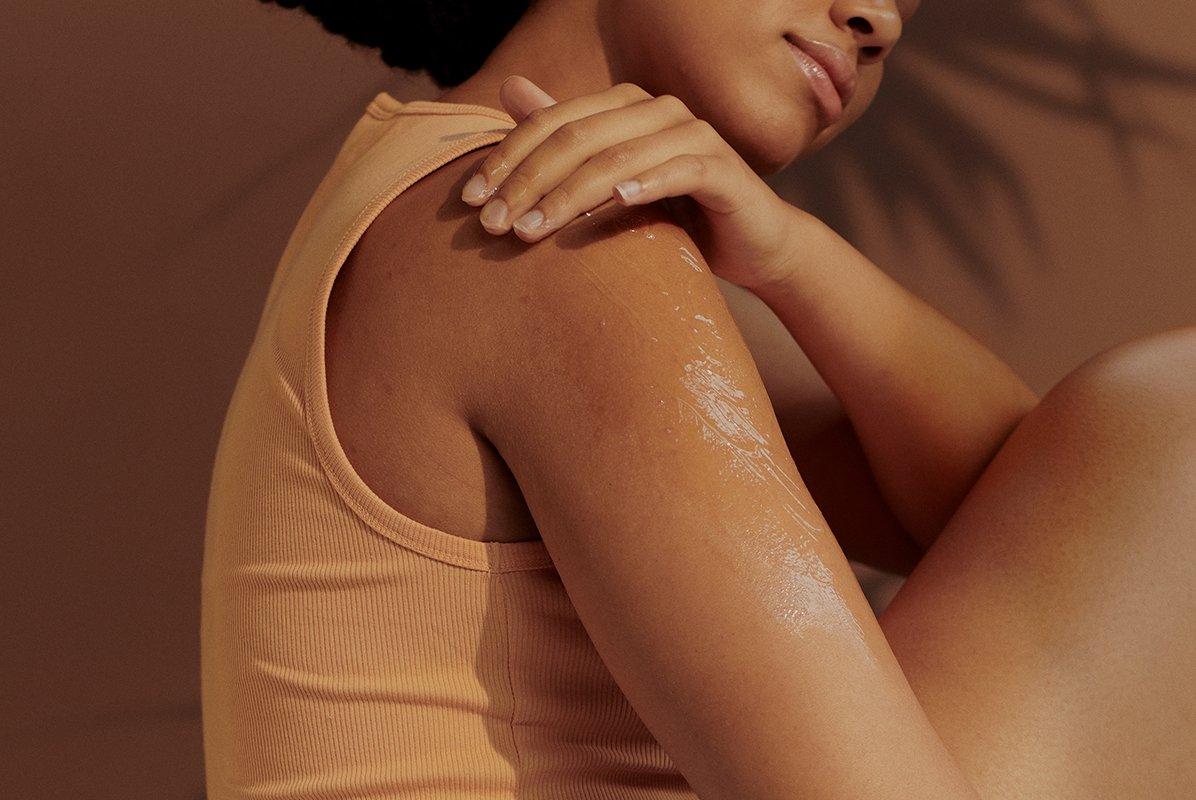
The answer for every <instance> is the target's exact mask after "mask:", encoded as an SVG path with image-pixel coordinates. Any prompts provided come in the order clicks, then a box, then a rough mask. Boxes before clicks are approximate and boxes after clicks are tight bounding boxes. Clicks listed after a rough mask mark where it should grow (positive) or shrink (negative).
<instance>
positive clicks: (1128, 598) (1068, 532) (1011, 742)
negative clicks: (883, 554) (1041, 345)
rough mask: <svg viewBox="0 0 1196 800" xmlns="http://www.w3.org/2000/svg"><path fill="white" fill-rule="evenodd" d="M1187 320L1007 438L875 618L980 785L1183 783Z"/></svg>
mask: <svg viewBox="0 0 1196 800" xmlns="http://www.w3.org/2000/svg"><path fill="white" fill-rule="evenodd" d="M1194 586H1196V328H1183V329H1175V330H1172V331H1168V332H1166V333H1163V334H1158V335H1154V336H1150V337H1147V338H1145V339H1141V340H1137V341H1134V342H1131V343H1127V344H1123V345H1120V346H1118V347H1115V348H1113V349H1111V350H1109V351H1106V352H1105V353H1102V354H1101V355H1099V356H1097V357H1095V358H1093V359H1091V360H1090V361H1088V362H1087V363H1085V364H1084V365H1082V366H1081V367H1080V368H1079V369H1077V370H1076V371H1075V372H1073V373H1072V374H1070V375H1069V376H1068V377H1067V378H1065V379H1064V380H1063V381H1061V382H1060V383H1059V385H1058V386H1056V387H1055V388H1054V389H1052V390H1051V392H1049V393H1048V394H1047V396H1046V397H1044V398H1043V400H1042V402H1041V404H1040V405H1039V407H1038V408H1036V409H1035V410H1034V411H1033V412H1032V413H1031V414H1030V415H1029V416H1028V417H1027V418H1026V419H1025V420H1024V421H1023V422H1022V424H1021V425H1020V426H1019V427H1018V429H1017V430H1016V431H1015V432H1014V433H1013V434H1012V435H1011V436H1010V438H1009V440H1008V441H1007V442H1006V443H1005V445H1004V447H1003V448H1002V449H1001V451H1000V452H999V453H998V455H997V456H996V457H995V458H994V460H993V461H992V463H991V464H990V465H989V466H988V468H987V470H986V471H985V473H984V474H983V475H982V477H981V478H980V480H979V481H978V482H977V484H976V486H975V487H974V488H973V489H972V491H971V492H970V494H969V495H968V497H967V498H966V499H965V501H964V502H963V504H962V505H961V506H960V508H959V509H958V511H957V512H956V514H955V516H954V517H953V518H952V520H951V522H950V523H949V524H948V526H947V527H946V529H945V530H944V531H943V533H942V534H941V535H940V536H939V539H938V541H937V542H936V543H935V545H934V547H933V548H931V550H930V551H928V553H927V554H926V556H925V558H924V559H923V560H922V561H921V563H919V565H918V566H917V567H916V568H915V569H914V571H913V573H912V574H911V575H910V577H909V579H908V580H907V581H906V583H905V585H904V586H903V587H902V588H901V590H900V591H899V592H898V593H897V595H896V597H895V598H894V599H893V602H892V603H891V604H890V605H889V606H888V608H887V609H886V610H885V612H884V613H883V614H882V615H881V619H880V622H881V626H882V628H883V629H884V631H885V634H886V636H887V637H888V639H889V642H890V644H891V646H892V648H893V651H894V653H895V654H896V655H897V658H898V660H899V661H900V663H901V665H902V667H903V669H904V670H905V673H906V675H907V676H908V678H909V680H910V683H911V685H912V686H913V688H914V691H915V692H916V693H917V695H918V697H919V699H920V700H921V701H922V703H923V706H924V707H925V709H926V712H927V714H928V715H929V717H930V719H931V720H932V722H933V723H934V725H935V727H936V729H937V730H938V731H939V733H940V734H941V736H942V737H943V739H944V741H945V742H946V744H947V746H948V747H949V748H950V749H951V750H952V751H953V752H954V754H955V755H956V756H957V758H958V759H959V761H960V763H961V765H962V766H963V768H964V769H965V771H966V772H967V773H968V774H969V776H970V777H971V778H972V779H973V781H974V782H975V785H976V788H977V790H978V791H979V792H980V794H981V796H982V797H984V798H985V800H997V798H1002V799H1003V798H1020V799H1022V800H1033V799H1034V798H1044V799H1045V798H1051V800H1061V799H1063V798H1084V799H1085V800H1093V799H1094V798H1118V800H1132V799H1133V798H1152V800H1164V798H1190V797H1196V733H1194V724H1193V722H1194V720H1196V680H1194V678H1196V635H1194V634H1196V591H1193V588H1194Z"/></svg>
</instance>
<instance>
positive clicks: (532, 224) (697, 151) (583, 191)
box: [514, 119, 742, 242]
mask: <svg viewBox="0 0 1196 800" xmlns="http://www.w3.org/2000/svg"><path fill="white" fill-rule="evenodd" d="M708 127H709V125H708V124H707V123H705V122H703V121H702V120H698V119H691V120H689V121H687V122H683V123H681V124H680V125H674V126H673V127H671V128H667V129H665V130H662V131H657V132H655V133H650V134H647V135H644V136H638V137H636V138H634V139H629V140H626V141H623V142H620V143H618V144H616V145H613V146H612V147H608V148H607V149H605V150H603V151H602V152H600V153H598V154H597V155H595V156H594V157H593V158H590V159H589V160H588V161H586V162H585V163H584V164H583V165H581V167H580V168H578V169H577V170H575V171H574V172H572V173H571V174H570V175H569V176H568V177H566V178H565V179H564V181H562V182H561V184H560V185H559V186H556V187H554V188H552V189H550V190H549V191H548V193H547V194H545V195H544V197H543V198H541V199H540V201H539V202H538V203H536V204H535V207H534V208H532V210H531V211H529V212H528V213H527V214H526V215H524V216H523V217H520V218H519V219H517V220H516V221H515V225H514V229H515V232H516V233H517V234H518V236H519V238H520V239H523V240H524V241H527V242H535V241H539V240H540V239H542V238H543V237H545V236H547V235H548V234H550V233H552V232H553V231H556V230H558V229H560V228H561V227H562V226H564V225H565V224H566V223H568V222H570V221H571V220H573V219H574V218H576V217H577V216H578V215H579V214H583V213H585V212H586V211H589V210H590V209H592V208H596V207H597V206H600V205H602V204H603V203H605V202H606V201H608V200H610V199H611V194H612V187H613V186H614V185H615V184H616V183H620V182H622V181H624V180H627V179H628V178H633V177H635V176H639V175H644V176H646V177H647V176H650V175H657V174H658V173H654V172H652V170H653V168H654V167H656V166H657V165H659V164H661V161H662V160H663V161H664V162H666V163H667V162H669V161H672V160H674V158H681V159H686V158H688V157H692V159H694V160H696V159H701V160H702V164H703V165H704V166H702V167H700V168H695V167H692V166H691V167H690V168H688V171H689V172H691V173H692V174H693V176H694V177H692V178H690V179H689V180H688V181H687V183H688V185H691V186H694V185H696V184H698V183H702V184H703V185H705V183H717V182H724V183H735V182H729V181H727V180H726V176H723V175H721V171H722V170H725V169H727V168H728V167H727V165H726V164H725V163H724V160H722V159H719V158H716V157H715V156H714V152H715V151H714V149H713V147H712V144H713V143H712V141H711V139H710V137H709V135H708V131H707V128H708ZM706 154H709V155H706ZM683 163H684V162H683V161H679V162H677V165H675V166H674V169H677V170H678V171H684V170H685V169H686V168H685V167H683V166H680V165H682V164H683ZM694 163H696V161H695V162H694ZM649 180H651V181H656V180H657V178H649ZM737 183H740V184H742V181H738V182H737ZM653 186H655V183H653ZM713 191H716V190H712V193H713ZM723 194H724V195H725V194H726V192H724V193H723ZM734 200H735V198H731V197H722V204H724V205H725V204H727V203H731V202H733V201H734Z"/></svg>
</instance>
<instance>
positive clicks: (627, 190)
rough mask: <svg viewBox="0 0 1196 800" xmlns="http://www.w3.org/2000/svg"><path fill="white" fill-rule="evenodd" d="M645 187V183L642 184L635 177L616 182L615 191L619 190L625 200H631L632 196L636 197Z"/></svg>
mask: <svg viewBox="0 0 1196 800" xmlns="http://www.w3.org/2000/svg"><path fill="white" fill-rule="evenodd" d="M643 188H644V186H643V184H641V183H640V182H639V181H637V180H636V179H635V178H632V179H631V180H629V181H622V182H621V183H616V184H615V191H616V192H618V193H619V195H620V196H621V197H622V198H623V199H624V200H630V199H631V198H633V197H635V196H636V195H637V194H639V193H640V192H641V191H642V190H643Z"/></svg>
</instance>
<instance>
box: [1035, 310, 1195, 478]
mask: <svg viewBox="0 0 1196 800" xmlns="http://www.w3.org/2000/svg"><path fill="white" fill-rule="evenodd" d="M1033 413H1036V414H1038V415H1039V416H1046V417H1048V418H1049V421H1050V422H1051V423H1052V424H1054V425H1056V426H1059V427H1060V428H1061V429H1062V432H1065V433H1067V434H1070V435H1072V436H1080V437H1087V438H1089V439H1092V440H1094V441H1099V442H1103V443H1105V444H1106V445H1112V444H1115V443H1117V442H1121V443H1123V444H1124V445H1125V446H1126V447H1128V448H1131V449H1132V450H1133V451H1134V452H1137V453H1138V454H1139V455H1143V454H1144V453H1143V451H1144V450H1155V449H1156V448H1161V449H1163V450H1177V451H1181V452H1186V453H1187V454H1196V326H1188V327H1183V328H1173V329H1171V330H1167V331H1164V332H1162V333H1155V334H1151V335H1149V336H1145V337H1142V338H1139V339H1134V340H1131V341H1128V342H1123V343H1121V344H1118V345H1116V346H1114V347H1111V348H1109V349H1107V350H1105V351H1103V352H1101V353H1099V354H1097V355H1095V356H1093V357H1092V358H1090V359H1088V360H1087V361H1085V362H1084V363H1083V364H1081V365H1080V366H1079V367H1077V368H1076V369H1075V370H1074V371H1072V372H1071V373H1070V374H1068V375H1067V376H1066V377H1065V378H1063V380H1061V381H1060V382H1059V383H1058V384H1057V385H1056V386H1055V387H1054V388H1052V389H1051V390H1050V392H1048V393H1047V395H1046V396H1045V397H1043V399H1042V401H1041V402H1040V404H1039V407H1038V408H1037V409H1036V410H1035V412H1033Z"/></svg>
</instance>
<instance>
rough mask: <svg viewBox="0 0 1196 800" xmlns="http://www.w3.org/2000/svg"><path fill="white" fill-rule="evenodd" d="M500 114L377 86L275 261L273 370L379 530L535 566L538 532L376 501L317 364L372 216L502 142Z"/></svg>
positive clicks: (465, 560) (431, 552) (543, 556)
mask: <svg viewBox="0 0 1196 800" xmlns="http://www.w3.org/2000/svg"><path fill="white" fill-rule="evenodd" d="M514 125H515V121H514V120H513V119H512V118H511V117H510V116H509V115H507V114H506V113H504V112H502V111H500V110H498V109H494V108H489V107H487V106H477V105H470V104H463V103H438V102H433V101H410V102H407V103H402V102H399V101H398V100H395V99H394V98H393V97H392V96H390V95H389V94H387V93H385V92H382V93H379V94H378V95H376V96H375V97H374V99H373V100H372V101H371V102H370V103H369V105H368V106H367V108H366V113H365V114H364V115H363V116H362V117H361V119H360V120H359V121H358V122H357V124H356V125H355V126H354V128H353V129H352V131H351V132H350V134H349V136H348V138H347V139H346V140H345V143H344V144H343V145H342V147H341V151H340V152H339V153H338V154H337V157H336V159H335V160H334V162H333V165H332V167H331V169H330V170H329V171H328V174H327V175H326V176H325V179H324V181H323V182H322V183H321V185H320V186H319V187H318V188H317V189H316V192H315V194H313V196H312V199H311V201H310V202H309V205H308V208H306V209H305V210H304V213H303V217H302V218H301V221H300V224H299V225H298V227H297V228H296V233H295V234H293V236H294V237H295V241H293V242H292V243H290V244H288V246H287V250H286V252H285V253H284V256H283V262H282V263H281V264H280V265H279V270H280V273H281V275H282V278H281V284H280V285H281V287H282V288H281V289H278V290H277V298H278V302H277V303H276V306H277V308H276V309H275V310H276V312H277V316H276V318H275V319H274V321H273V324H272V326H271V331H270V334H271V336H272V337H273V340H274V341H273V342H272V344H273V350H274V357H275V359H276V363H277V364H278V365H279V367H281V370H280V372H281V375H280V377H281V378H282V379H283V380H285V381H286V382H287V383H288V384H289V385H290V387H289V393H290V395H291V396H292V397H294V398H295V401H296V402H297V403H298V405H299V407H300V409H301V410H302V413H303V417H304V420H305V424H306V428H307V432H308V434H309V437H310V440H311V442H312V444H313V445H314V447H315V451H316V455H317V456H318V459H319V462H320V465H321V466H322V468H323V471H324V473H325V475H326V476H327V477H328V479H329V480H330V482H331V484H332V486H333V487H334V488H335V490H336V491H337V493H338V494H339V495H340V496H341V498H342V500H344V502H345V503H346V504H347V505H348V506H349V507H351V508H352V509H353V511H354V512H355V513H356V514H357V516H358V517H360V518H361V519H362V520H364V521H365V522H366V523H367V524H369V525H370V527H372V528H374V529H375V530H376V531H377V532H378V533H381V534H382V535H384V536H386V537H387V538H389V539H392V540H394V541H396V542H397V543H399V544H401V545H403V546H405V547H407V548H409V549H412V550H416V551H418V552H421V553H423V554H424V555H427V556H430V557H432V558H434V559H437V560H440V561H445V562H448V563H451V564H455V565H457V566H461V567H466V568H470V569H478V570H485V571H492V572H505V571H517V570H526V569H539V568H543V567H547V566H549V565H551V563H552V562H551V558H550V557H549V555H548V553H547V550H546V549H545V547H544V544H543V542H541V541H538V540H524V541H516V542H484V541H478V540H471V539H465V538H462V537H459V536H454V535H451V534H449V533H447V532H444V531H440V530H438V529H435V528H432V527H429V526H427V525H424V524H422V523H419V522H418V521H416V520H414V519H412V518H410V517H408V516H406V515H404V514H402V513H400V512H399V511H397V510H396V509H394V508H393V507H391V506H390V505H388V504H387V503H386V502H385V501H383V500H382V499H381V498H380V497H379V496H378V495H377V494H376V493H375V492H374V491H373V490H372V489H370V487H369V486H368V485H367V484H366V483H365V482H364V480H363V479H362V478H361V477H360V475H358V473H357V472H356V470H355V469H354V468H353V466H352V465H351V464H350V462H349V460H348V456H347V455H346V453H345V452H344V450H343V448H342V446H341V444H340V442H339V440H338V438H337V435H336V431H335V429H334V427H333V424H332V417H331V412H330V410H329V402H328V393H327V379H326V371H325V364H324V346H325V313H326V309H327V305H328V299H329V296H330V295H331V291H332V286H333V283H334V281H335V280H336V276H337V274H338V272H339V271H340V269H341V267H342V266H343V265H344V264H345V262H346V260H347V259H348V256H349V253H350V252H351V251H352V249H353V247H354V246H355V245H356V244H357V242H358V240H359V239H360V238H361V236H362V235H363V234H364V232H365V230H366V228H368V227H369V225H370V223H372V222H373V221H374V219H376V218H377V216H378V215H379V214H380V213H381V212H382V210H383V209H384V208H385V207H386V206H387V204H388V203H390V202H391V201H392V200H394V198H396V197H397V196H398V195H399V194H401V193H402V192H403V191H404V190H406V189H407V188H408V187H410V186H412V185H413V184H415V183H416V182H417V181H418V180H419V179H420V178H422V177H424V176H425V175H428V174H429V173H431V172H433V171H435V170H436V169H438V168H440V167H442V166H444V165H445V164H447V163H449V162H450V161H452V160H454V159H456V158H459V157H461V156H463V155H465V154H466V153H469V152H470V151H472V150H476V149H478V148H481V147H485V146H487V145H490V144H494V143H495V142H498V141H501V140H502V139H503V137H505V136H506V134H507V132H508V131H510V129H511V128H513V127H514Z"/></svg>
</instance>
